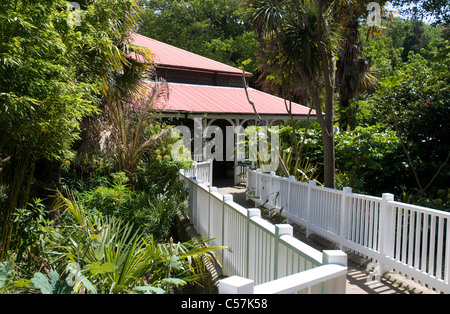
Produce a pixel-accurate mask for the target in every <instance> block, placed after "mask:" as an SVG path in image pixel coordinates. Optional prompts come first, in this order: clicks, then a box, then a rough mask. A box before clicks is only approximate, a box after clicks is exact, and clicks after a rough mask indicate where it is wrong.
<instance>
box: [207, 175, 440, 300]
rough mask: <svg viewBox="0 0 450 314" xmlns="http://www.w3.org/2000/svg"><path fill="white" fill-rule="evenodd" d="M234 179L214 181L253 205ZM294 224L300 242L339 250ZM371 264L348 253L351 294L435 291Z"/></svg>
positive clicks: (263, 211) (224, 192) (248, 205)
mask: <svg viewBox="0 0 450 314" xmlns="http://www.w3.org/2000/svg"><path fill="white" fill-rule="evenodd" d="M229 183H230V182H227V181H222V182H220V181H219V182H214V185H215V186H217V188H218V192H219V193H220V194H222V195H227V194H228V195H232V196H233V200H234V202H236V203H237V204H239V205H241V206H243V207H245V208H252V207H254V203H253V202H251V201H247V200H246V197H245V187H244V186H234V187H230V184H229ZM261 215H262V217H263V218H265V219H267V220H270V221H272V222H273V220H276V223H281V222H283V221H282V219H284V218H282V217H280V216H279V215H277V216H270V213H269V212H268V211H267V210H266V209H264V208H261ZM293 227H294V237H296V238H297V239H299V240H300V241H302V242H304V243H306V244H308V245H310V246H312V247H314V248H316V249H318V250H319V251H322V250H327V249H336V248H337V247H336V245H334V244H333V243H331V242H329V241H326V240H324V239H323V238H320V237H318V236H316V235H311V236H310V237H309V238H307V237H306V232H305V229H304V228H302V227H300V226H297V225H293ZM370 265H371V264H370V263H369V261H368V260H365V259H363V258H361V257H359V256H357V255H354V254H348V273H347V294H412V293H417V294H429V293H434V292H433V291H430V290H429V289H426V288H425V287H422V286H421V285H418V284H416V283H414V282H412V281H411V280H407V279H406V278H404V277H402V276H401V275H397V274H394V273H388V274H386V275H384V276H383V277H382V278H377V277H375V276H373V274H372V273H371V272H370Z"/></svg>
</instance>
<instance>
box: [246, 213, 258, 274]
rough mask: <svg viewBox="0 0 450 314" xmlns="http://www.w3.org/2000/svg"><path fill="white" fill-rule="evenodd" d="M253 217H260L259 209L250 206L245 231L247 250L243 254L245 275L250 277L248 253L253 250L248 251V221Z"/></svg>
mask: <svg viewBox="0 0 450 314" xmlns="http://www.w3.org/2000/svg"><path fill="white" fill-rule="evenodd" d="M253 217H259V218H260V217H261V210H260V209H258V208H250V209H248V210H247V232H246V237H247V241H246V242H247V243H246V246H247V252H246V254H245V256H246V258H245V264H246V266H245V275H246V276H247V277H250V255H251V253H254V252H250V222H251V219H252V218H253Z"/></svg>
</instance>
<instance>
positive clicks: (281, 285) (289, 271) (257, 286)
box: [180, 172, 347, 294]
mask: <svg viewBox="0 0 450 314" xmlns="http://www.w3.org/2000/svg"><path fill="white" fill-rule="evenodd" d="M180 178H181V179H182V180H183V181H184V182H185V185H186V187H187V188H188V189H189V217H190V219H191V222H192V223H193V225H194V227H195V228H196V230H197V231H198V232H199V233H200V234H201V235H202V236H208V237H210V238H211V239H213V240H212V241H211V245H220V246H226V247H229V248H230V251H228V250H222V251H220V252H218V255H219V257H220V260H221V264H222V271H223V273H224V275H225V276H228V277H229V278H226V279H224V280H221V281H220V284H219V293H224V294H225V293H293V292H301V293H308V292H309V293H345V280H346V273H347V256H346V254H345V253H343V252H342V251H340V250H337V251H324V252H319V251H317V250H316V249H314V248H312V247H310V246H308V245H306V244H305V243H303V242H301V241H299V240H297V239H295V238H294V237H293V228H292V226H290V225H286V224H284V225H272V224H271V223H269V222H267V221H266V220H264V219H262V218H261V211H260V210H259V209H246V208H244V207H242V206H240V205H238V204H236V203H235V202H233V198H232V196H231V195H225V196H223V195H221V194H220V193H218V192H217V188H215V187H207V186H206V185H204V184H202V183H201V182H199V181H196V180H195V179H194V178H187V177H186V175H185V173H183V172H180ZM315 269H317V270H315ZM242 281H245V282H246V284H245V285H244V287H245V289H244V290H242V289H241V288H242V285H241V283H242Z"/></svg>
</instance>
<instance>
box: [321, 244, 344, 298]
mask: <svg viewBox="0 0 450 314" xmlns="http://www.w3.org/2000/svg"><path fill="white" fill-rule="evenodd" d="M322 259H323V260H322V264H323V265H328V264H336V265H341V266H345V267H347V254H345V253H344V252H343V251H341V250H324V251H323V257H322ZM346 286H347V276H341V277H338V278H335V279H333V280H331V281H329V282H328V283H327V290H328V291H327V292H328V294H345V289H346Z"/></svg>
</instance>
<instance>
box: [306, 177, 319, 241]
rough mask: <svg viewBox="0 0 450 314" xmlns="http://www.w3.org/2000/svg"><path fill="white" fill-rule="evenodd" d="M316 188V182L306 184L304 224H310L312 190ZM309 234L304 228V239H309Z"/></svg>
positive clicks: (307, 229)
mask: <svg viewBox="0 0 450 314" xmlns="http://www.w3.org/2000/svg"><path fill="white" fill-rule="evenodd" d="M316 186H317V183H316V181H314V180H312V181H309V184H308V194H307V196H306V213H305V214H306V217H305V218H306V222H307V223H311V203H312V200H311V199H312V189H313V188H315V187H316ZM310 235H311V233H310V232H309V228H306V237H309V236H310Z"/></svg>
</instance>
